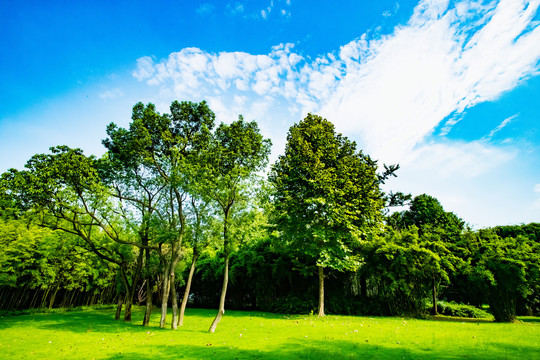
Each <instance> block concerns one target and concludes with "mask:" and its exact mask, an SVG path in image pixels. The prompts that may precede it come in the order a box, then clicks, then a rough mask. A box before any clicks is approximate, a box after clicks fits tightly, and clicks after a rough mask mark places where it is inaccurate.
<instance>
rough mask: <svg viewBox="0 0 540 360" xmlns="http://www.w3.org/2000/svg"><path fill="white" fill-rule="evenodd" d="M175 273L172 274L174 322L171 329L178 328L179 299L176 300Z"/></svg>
mask: <svg viewBox="0 0 540 360" xmlns="http://www.w3.org/2000/svg"><path fill="white" fill-rule="evenodd" d="M174 276H175V275H174V272H172V273H171V298H172V299H171V302H172V322H171V329H173V330H176V329H177V328H178V299H177V298H176V285H175V284H174Z"/></svg>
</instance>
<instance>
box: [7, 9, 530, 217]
mask: <svg viewBox="0 0 540 360" xmlns="http://www.w3.org/2000/svg"><path fill="white" fill-rule="evenodd" d="M113 3H114V4H113ZM336 4H339V5H338V6H337V5H336ZM539 5H540V0H493V1H476V0H462V1H459V0H455V1H449V0H417V1H411V0H402V1H400V0H391V1H390V0H379V1H363V0H356V1H353V0H350V1H340V2H338V3H336V2H329V1H302V0H273V1H271V0H264V1H263V0H261V1H258V0H238V1H210V0H209V1H154V2H152V3H148V2H143V1H116V2H109V1H55V0H51V1H48V2H44V1H17V0H14V1H4V2H1V3H0V14H1V15H0V17H1V18H0V20H1V21H0V33H1V36H0V46H1V48H2V49H4V51H2V52H1V53H0V69H1V70H0V96H1V99H2V101H1V102H0V153H1V154H2V156H0V172H3V171H5V170H7V169H8V168H12V167H13V168H19V169H21V168H23V166H24V163H25V162H26V161H27V160H28V159H29V158H30V157H31V156H32V155H33V154H35V153H41V152H47V151H48V148H49V147H50V146H53V145H59V144H66V145H69V146H73V147H81V148H83V149H84V150H85V152H86V153H88V154H96V155H100V154H102V153H103V148H102V147H101V144H100V140H101V139H103V138H104V137H105V126H106V125H107V124H108V123H110V122H116V123H118V124H119V125H121V126H127V125H128V123H129V120H130V113H131V108H132V106H133V105H134V104H135V103H136V102H138V101H142V102H144V103H148V102H152V103H154V104H156V106H157V107H158V109H160V111H163V112H166V111H167V109H168V105H169V104H170V103H171V101H172V100H174V99H178V100H191V101H201V100H207V101H208V102H209V104H210V106H211V108H212V109H213V110H214V111H215V112H216V114H217V118H218V121H224V122H229V121H232V120H233V119H235V118H236V117H237V116H238V114H243V115H244V117H245V118H246V119H248V120H252V119H255V120H257V121H258V123H259V125H260V127H261V129H262V131H263V133H264V134H265V135H266V136H267V137H270V138H271V139H272V141H273V143H274V147H273V152H272V158H271V161H274V160H275V159H276V158H277V156H278V155H279V154H280V153H282V151H283V148H284V145H285V137H286V134H287V130H288V128H289V126H291V125H292V124H293V123H295V122H298V121H299V120H301V119H302V118H303V117H305V115H306V114H307V113H308V112H312V113H316V114H320V115H322V116H325V117H326V118H327V119H329V120H330V121H332V122H333V123H334V124H335V125H336V128H337V129H338V131H340V132H342V133H343V134H344V135H346V136H348V137H349V138H351V139H353V140H355V141H356V142H357V143H358V146H359V147H360V148H362V149H364V151H365V152H366V153H368V154H370V155H371V156H372V157H373V158H375V159H379V161H380V163H399V164H400V165H401V169H400V171H399V173H398V178H396V179H394V180H391V181H389V182H388V184H387V185H386V188H385V189H386V190H394V191H404V192H407V193H412V194H413V195H419V194H421V193H428V194H430V195H433V196H435V197H437V198H438V199H439V200H440V201H441V203H442V204H443V206H444V207H445V209H447V210H450V211H454V212H455V213H456V214H457V215H458V216H460V217H462V218H463V219H464V220H465V221H466V222H468V223H469V224H470V225H472V226H474V227H484V226H492V225H497V224H518V223H528V222H532V221H536V222H538V221H540V167H539V166H538V164H539V163H540V161H539V160H540V132H539V127H540V126H539V120H540V100H539V99H540V26H539V23H540V9H539Z"/></svg>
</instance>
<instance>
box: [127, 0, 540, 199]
mask: <svg viewBox="0 0 540 360" xmlns="http://www.w3.org/2000/svg"><path fill="white" fill-rule="evenodd" d="M539 5H540V0H530V1H527V0H500V1H490V2H485V1H476V0H471V1H465V0H464V1H452V2H450V1H448V0H422V1H420V2H419V4H418V5H417V7H416V8H415V10H414V13H413V15H412V16H411V18H410V20H409V21H408V23H406V24H405V25H402V26H399V27H397V28H395V30H394V31H393V33H392V34H388V35H383V36H379V37H377V38H370V37H369V36H368V35H366V34H364V35H362V36H360V37H359V38H358V39H356V40H354V41H351V42H350V43H348V44H345V45H343V46H342V47H341V48H340V49H338V50H336V51H335V52H332V53H328V54H323V55H320V56H318V57H316V58H308V57H305V56H303V54H302V53H301V52H300V51H297V50H296V48H295V47H294V46H293V45H292V44H280V45H278V46H275V47H274V48H272V50H271V51H270V52H269V53H268V54H259V55H255V54H248V53H243V52H222V53H217V54H216V53H210V52H206V51H203V50H201V49H197V48H186V49H183V50H181V51H179V52H176V53H172V54H170V55H169V57H168V58H167V59H162V60H159V61H155V60H153V59H152V58H150V57H143V58H140V59H139V60H138V61H137V69H136V70H135V71H134V73H133V75H134V76H135V77H136V78H137V79H138V80H139V81H146V82H147V84H149V85H152V86H158V87H159V88H160V92H161V93H162V94H163V93H170V94H171V96H174V97H176V98H181V99H199V100H202V99H203V98H206V99H209V103H210V105H211V107H212V108H213V109H214V110H215V111H216V113H217V114H218V119H219V115H220V114H221V115H222V116H223V117H224V119H227V121H229V120H231V119H234V118H236V116H237V114H238V113H243V114H244V115H245V116H246V118H247V119H257V120H258V122H259V124H262V127H263V128H265V131H266V132H267V133H266V134H267V135H270V136H272V137H273V140H274V143H276V144H277V145H278V146H275V147H274V149H275V151H276V150H277V151H278V152H279V151H281V149H282V146H283V143H284V140H283V139H284V137H285V133H286V131H287V129H288V127H289V126H290V125H291V124H292V123H293V122H296V121H298V120H300V119H301V118H302V117H304V116H305V115H306V113H307V112H314V113H318V114H320V115H323V116H325V117H326V118H328V119H329V120H331V121H332V122H334V123H335V124H336V127H337V129H338V130H339V131H341V132H343V133H344V134H346V135H347V136H349V137H351V138H354V139H355V140H357V142H358V143H359V146H360V147H361V148H363V149H364V150H365V151H366V152H367V153H369V154H370V155H372V156H373V157H374V158H375V159H380V160H381V162H386V163H395V162H399V163H401V164H402V168H404V167H405V166H408V167H409V168H410V169H415V174H416V175H417V176H423V177H424V178H425V179H433V181H434V182H436V181H439V182H441V183H444V182H445V181H449V180H448V179H452V178H454V177H458V178H461V179H469V180H470V179H472V178H475V177H476V178H481V177H482V176H485V174H489V173H493V172H494V171H496V169H500V168H501V167H502V166H503V165H504V164H508V163H509V162H510V160H512V159H515V158H516V151H515V150H514V149H512V148H510V147H495V146H493V145H491V144H490V139H491V137H493V136H494V135H495V134H496V133H497V132H499V131H500V130H501V129H503V128H504V127H505V126H507V125H508V124H510V123H511V122H512V121H513V120H514V119H515V118H516V116H517V115H515V116H513V117H510V118H507V119H505V120H504V121H502V122H501V124H500V125H499V126H497V127H496V128H495V129H493V130H492V131H491V133H490V134H488V135H487V136H486V137H484V138H483V139H480V140H477V141H473V142H469V143H466V142H460V143H457V142H451V141H449V140H448V139H446V140H444V142H442V141H443V137H442V136H445V135H448V134H449V133H450V132H451V130H452V127H453V126H454V125H455V124H456V123H457V122H459V121H461V119H463V115H464V113H465V112H466V110H467V109H469V108H471V107H473V106H475V105H477V104H479V103H481V102H486V101H493V100H496V99H498V98H499V97H501V96H502V95H503V94H504V93H505V92H507V91H510V90H512V89H514V88H515V87H516V86H518V85H520V84H522V83H523V82H524V81H525V80H526V79H528V78H530V77H532V76H536V75H538V73H539V64H540V46H539V45H538V44H540V26H539V25H538V22H537V21H536V20H535V16H536V14H537V12H538V8H539ZM273 7H274V3H273V2H271V3H270V5H269V6H268V7H267V8H265V9H264V10H262V11H261V16H263V17H267V16H268V15H270V12H271V10H272V8H273ZM395 10H397V7H396V8H395ZM395 10H394V11H395ZM443 121H445V123H443V128H442V130H441V131H440V133H439V134H438V135H439V136H436V135H434V134H433V131H434V129H435V128H436V127H438V126H439V125H440V124H441V122H443ZM274 156H275V155H274ZM409 179H410V180H409V181H408V186H410V187H411V188H412V187H414V184H413V181H414V180H412V179H413V178H412V177H409ZM478 186H481V185H478ZM405 191H407V190H406V189H405ZM442 196H444V197H445V198H447V199H449V200H448V201H454V202H455V203H456V204H458V205H459V203H460V201H458V200H457V199H463V197H460V196H459V195H458V194H452V195H450V194H446V195H445V194H442ZM461 203H464V201H461Z"/></svg>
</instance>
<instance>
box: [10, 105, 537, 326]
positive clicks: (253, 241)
mask: <svg viewBox="0 0 540 360" xmlns="http://www.w3.org/2000/svg"><path fill="white" fill-rule="evenodd" d="M102 144H103V146H104V147H105V149H106V151H105V154H104V155H103V156H101V157H99V158H98V157H95V156H87V155H85V154H84V153H83V151H82V150H80V149H77V148H70V147H67V146H63V145H61V146H55V147H52V148H51V149H50V152H49V153H46V154H36V155H34V156H33V157H32V158H31V159H29V160H28V162H27V164H26V166H25V168H24V169H23V170H16V169H10V170H8V171H7V172H5V173H4V174H2V176H1V178H0V246H1V250H0V310H6V311H7V310H22V309H29V308H40V307H45V308H53V307H73V306H81V305H91V304H105V303H106V304H111V303H115V304H117V311H116V319H121V318H123V319H125V320H128V321H129V320H131V310H132V307H133V305H134V304H137V305H143V306H145V309H146V310H145V311H146V312H145V316H144V320H143V325H147V324H148V321H149V319H150V314H151V313H152V311H159V312H160V313H161V320H160V326H161V327H171V328H172V329H176V328H177V327H178V326H182V325H183V323H184V320H185V319H184V313H185V309H186V306H188V305H189V306H193V307H201V308H213V309H217V313H216V317H215V319H214V321H213V322H212V324H209V325H210V328H209V331H210V332H214V331H215V329H216V327H217V326H218V324H219V322H220V320H221V318H222V316H224V314H225V310H226V309H250V310H262V311H269V312H275V313H295V314H298V313H310V312H311V313H315V314H318V315H319V316H325V314H345V315H403V316H415V317H422V316H425V315H426V314H429V313H431V314H438V313H441V314H446V315H455V316H469V317H477V316H482V315H481V314H482V312H484V310H483V309H485V308H486V307H487V308H488V309H489V312H490V313H491V314H492V315H493V317H494V319H495V320H496V321H499V322H512V321H515V319H516V316H518V315H536V316H538V315H539V314H540V224H538V223H531V224H520V225H514V226H496V227H493V228H486V229H479V230H473V229H471V228H470V227H469V226H467V225H466V221H464V220H463V219H461V218H459V216H458V215H456V214H454V213H452V212H448V211H445V210H444V208H443V206H442V205H441V203H440V202H439V201H438V200H437V199H436V198H434V197H433V196H430V195H428V194H420V195H416V196H413V195H410V194H403V193H385V192H384V191H383V190H382V185H383V184H385V183H386V182H389V181H392V178H393V177H395V176H398V175H399V165H397V164H395V165H385V164H382V165H381V164H379V163H378V162H377V161H376V160H374V159H372V158H371V157H370V156H369V155H368V154H365V153H363V151H362V150H360V149H357V145H356V143H355V142H353V141H351V140H349V139H348V138H347V137H346V136H344V135H342V134H339V133H337V132H336V131H335V128H334V125H333V124H332V123H331V122H330V121H328V120H326V119H323V118H321V117H320V116H317V115H313V114H308V115H307V116H306V118H305V119H303V120H302V121H300V122H299V123H297V124H295V125H293V126H292V127H291V128H290V129H289V132H288V135H287V142H286V147H285V151H284V154H283V155H280V156H279V157H278V159H277V161H276V162H275V163H274V164H268V158H269V154H270V151H271V145H272V144H271V142H270V140H269V139H265V138H264V137H263V135H262V134H261V131H260V129H259V127H258V125H257V123H256V122H255V121H251V122H248V121H245V120H244V119H243V118H242V116H239V118H238V120H236V121H234V122H232V123H230V124H225V123H221V124H218V125H216V119H215V114H214V113H213V112H212V110H211V109H210V108H209V107H208V105H207V103H206V102H204V101H203V102H200V103H194V102H189V101H182V102H180V101H174V102H173V103H172V104H171V106H170V113H164V114H161V113H159V112H158V111H157V110H156V108H155V106H154V105H152V104H148V105H144V104H142V103H138V104H136V105H135V106H134V107H133V112H132V118H131V122H130V123H129V127H128V128H122V127H119V126H118V125H117V124H114V123H111V124H110V125H109V126H108V127H107V137H106V138H105V139H103V140H102ZM169 307H170V308H172V318H168V317H167V314H168V309H169ZM155 308H157V310H156V309H155ZM186 321H188V320H187V319H186Z"/></svg>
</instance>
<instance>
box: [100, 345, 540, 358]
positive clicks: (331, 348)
mask: <svg viewBox="0 0 540 360" xmlns="http://www.w3.org/2000/svg"><path fill="white" fill-rule="evenodd" d="M493 346H494V349H493V351H488V352H486V351H485V350H484V351H482V352H481V353H478V352H477V353H472V352H471V351H468V350H467V349H456V351H455V352H447V351H444V352H443V351H441V350H437V349H434V350H433V351H424V350H420V349H418V350H411V349H403V348H401V347H400V346H395V347H387V346H380V345H372V344H367V343H355V342H352V341H351V342H348V341H332V342H329V341H305V342H303V341H302V342H291V343H287V344H284V345H282V346H277V347H274V348H272V347H269V348H266V349H264V350H252V349H250V350H246V349H238V348H235V347H228V346H224V345H223V346H214V345H210V344H208V345H207V346H197V345H192V346H186V345H172V346H143V347H142V348H140V352H129V353H125V352H124V353H119V354H115V355H112V356H110V357H108V358H107V359H110V360H120V359H129V360H131V359H133V360H134V359H141V360H155V359H156V358H159V359H220V360H232V359H235V360H237V359H261V360H270V359H332V360H349V359H420V360H424V359H425V360H427V359H461V358H463V359H465V358H474V359H494V358H518V357H519V358H520V359H523V360H524V359H537V358H538V355H540V350H539V349H538V348H536V347H533V346H527V347H517V346H512V345H508V344H494V345H493ZM149 353H150V354H149Z"/></svg>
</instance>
